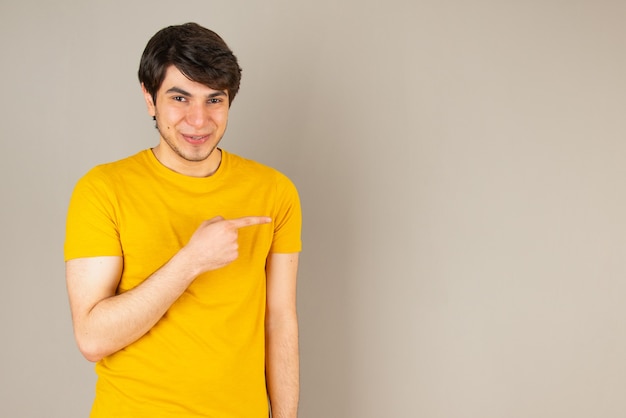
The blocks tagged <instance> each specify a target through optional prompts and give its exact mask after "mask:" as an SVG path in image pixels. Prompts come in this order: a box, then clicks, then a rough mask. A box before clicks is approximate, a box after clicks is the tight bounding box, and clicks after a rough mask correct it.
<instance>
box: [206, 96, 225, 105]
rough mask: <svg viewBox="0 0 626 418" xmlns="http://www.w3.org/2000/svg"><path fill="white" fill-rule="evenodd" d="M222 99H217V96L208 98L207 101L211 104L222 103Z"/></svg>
mask: <svg viewBox="0 0 626 418" xmlns="http://www.w3.org/2000/svg"><path fill="white" fill-rule="evenodd" d="M222 101H223V100H222V99H219V98H217V97H212V98H210V99H209V103H211V104H216V103H222Z"/></svg>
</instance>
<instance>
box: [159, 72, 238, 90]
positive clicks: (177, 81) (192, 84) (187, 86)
mask: <svg viewBox="0 0 626 418" xmlns="http://www.w3.org/2000/svg"><path fill="white" fill-rule="evenodd" d="M174 87H176V88H178V89H182V90H185V91H187V92H189V93H190V94H193V95H202V96H204V95H210V94H213V93H218V92H220V93H226V94H227V93H228V92H227V91H226V90H215V89H212V88H210V87H208V86H205V85H204V84H202V83H198V82H197V81H193V80H190V79H189V78H187V76H185V74H183V73H182V72H181V71H180V70H179V69H178V68H176V66H174V65H170V66H169V67H167V69H166V70H165V77H163V82H162V83H161V87H160V88H159V90H160V91H168V90H170V89H172V88H174Z"/></svg>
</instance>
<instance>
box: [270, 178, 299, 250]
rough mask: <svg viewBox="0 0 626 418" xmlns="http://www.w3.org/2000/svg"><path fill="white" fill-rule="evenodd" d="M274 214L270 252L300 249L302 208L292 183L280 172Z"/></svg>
mask: <svg viewBox="0 0 626 418" xmlns="http://www.w3.org/2000/svg"><path fill="white" fill-rule="evenodd" d="M276 187H277V190H276V215H275V223H274V238H273V241H272V245H271V247H270V252H272V253H294V252H299V251H301V250H302V239H301V231H302V209H301V206H300V197H299V195H298V191H297V189H296V187H295V186H294V184H293V183H292V182H291V180H289V179H288V178H287V177H285V176H284V175H282V174H279V175H278V181H277V183H276Z"/></svg>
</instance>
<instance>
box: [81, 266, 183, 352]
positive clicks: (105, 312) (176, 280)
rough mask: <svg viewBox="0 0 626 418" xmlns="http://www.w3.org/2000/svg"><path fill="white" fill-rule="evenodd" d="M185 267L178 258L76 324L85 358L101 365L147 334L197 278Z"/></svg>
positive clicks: (98, 307)
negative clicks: (111, 355) (103, 361)
mask: <svg viewBox="0 0 626 418" xmlns="http://www.w3.org/2000/svg"><path fill="white" fill-rule="evenodd" d="M185 266H186V264H185V260H184V257H183V256H182V255H177V256H175V257H174V258H172V259H171V260H170V261H169V262H168V263H167V264H165V265H164V266H163V267H162V268H161V269H159V270H158V271H156V272H155V273H154V274H152V275H151V276H150V277H149V278H147V279H146V280H145V281H144V282H143V283H141V284H140V285H138V286H137V287H135V288H133V289H131V290H129V291H127V292H125V293H122V294H119V295H114V296H111V297H108V298H105V299H103V300H101V301H100V302H98V303H97V304H96V305H95V306H94V307H93V308H92V309H91V310H90V311H89V313H88V314H87V315H85V316H84V317H83V319H82V320H81V321H78V322H77V323H76V324H75V326H76V330H75V331H76V338H77V341H78V345H79V348H80V350H81V352H82V353H83V355H84V356H85V357H86V358H87V359H89V360H91V361H98V360H100V359H101V358H103V357H105V356H108V355H110V354H113V353H115V352H116V351H118V350H120V349H122V348H124V347H126V346H127V345H129V344H131V343H132V342H134V341H136V340H137V339H139V338H141V337H142V336H143V335H144V334H145V333H147V332H148V331H149V330H150V329H151V328H152V327H153V326H154V325H155V324H156V323H157V322H158V321H159V319H161V317H162V316H163V315H164V314H165V312H167V310H168V309H169V308H170V306H171V305H172V304H173V303H174V302H175V301H176V299H178V298H179V297H180V295H181V294H182V293H183V292H184V291H185V289H186V288H187V287H188V286H189V284H190V283H191V282H192V281H193V279H194V278H195V273H194V272H192V271H190V270H188V269H187V268H186V267H185Z"/></svg>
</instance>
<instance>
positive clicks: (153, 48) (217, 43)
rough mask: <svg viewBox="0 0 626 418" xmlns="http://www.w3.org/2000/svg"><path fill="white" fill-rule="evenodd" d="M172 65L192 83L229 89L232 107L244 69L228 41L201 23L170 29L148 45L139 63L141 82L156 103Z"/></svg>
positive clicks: (159, 34)
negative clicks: (229, 46)
mask: <svg viewBox="0 0 626 418" xmlns="http://www.w3.org/2000/svg"><path fill="white" fill-rule="evenodd" d="M170 65H174V66H176V68H178V70H179V71H180V72H181V73H183V74H184V75H185V76H186V77H187V78H189V79H190V80H192V81H195V82H198V83H201V84H204V85H205V86H207V87H209V88H211V89H214V90H227V91H228V100H229V104H230V103H232V102H233V99H234V98H235V96H236V95H237V92H238V91H239V82H240V80H241V68H240V67H239V64H238V63H237V57H235V55H233V52H232V51H231V50H230V48H228V45H226V43H225V42H224V40H223V39H222V38H221V37H220V36H219V35H218V34H217V33H215V32H213V31H212V30H209V29H207V28H204V27H202V26H200V25H198V24H197V23H185V24H184V25H177V26H168V27H166V28H164V29H161V30H160V31H158V32H157V33H156V34H155V35H154V36H153V37H152V38H151V39H150V41H148V44H147V45H146V49H144V51H143V54H142V56H141V61H140V63H139V72H138V76H139V82H140V83H143V85H144V86H145V88H146V90H147V91H148V93H150V94H151V95H152V99H153V100H154V102H155V103H156V93H157V91H158V90H159V88H160V87H161V84H162V83H163V79H164V78H165V72H166V70H167V68H168V67H169V66H170Z"/></svg>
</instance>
